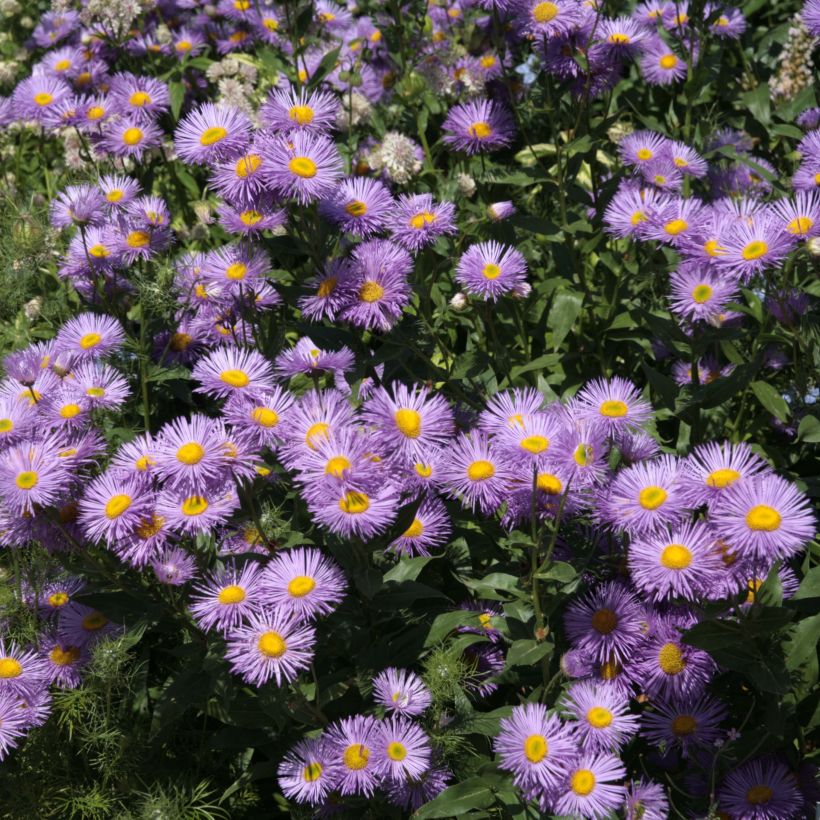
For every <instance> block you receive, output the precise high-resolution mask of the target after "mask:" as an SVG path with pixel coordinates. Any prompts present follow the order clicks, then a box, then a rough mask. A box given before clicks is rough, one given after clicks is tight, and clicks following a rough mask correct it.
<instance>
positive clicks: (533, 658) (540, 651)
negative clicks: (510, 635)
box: [506, 638, 555, 669]
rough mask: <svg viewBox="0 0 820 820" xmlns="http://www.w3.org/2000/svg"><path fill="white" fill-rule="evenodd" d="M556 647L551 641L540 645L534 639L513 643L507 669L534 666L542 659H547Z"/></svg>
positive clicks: (508, 654) (508, 656)
mask: <svg viewBox="0 0 820 820" xmlns="http://www.w3.org/2000/svg"><path fill="white" fill-rule="evenodd" d="M554 648H555V647H554V646H553V644H552V643H551V642H549V641H542V642H541V643H538V642H537V641H536V640H535V639H534V638H528V639H525V640H521V641H513V642H512V645H511V646H510V648H509V650H508V651H507V663H506V668H507V669H511V668H512V667H513V666H534V665H535V664H536V663H538V662H539V661H540V660H541V658H545V657H547V655H549V654H551V653H552V650H553V649H554Z"/></svg>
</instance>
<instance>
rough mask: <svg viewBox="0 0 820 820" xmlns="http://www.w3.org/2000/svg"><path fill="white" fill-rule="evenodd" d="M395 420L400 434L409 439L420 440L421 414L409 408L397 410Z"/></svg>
mask: <svg viewBox="0 0 820 820" xmlns="http://www.w3.org/2000/svg"><path fill="white" fill-rule="evenodd" d="M393 420H394V421H395V422H396V427H397V428H398V430H399V432H400V433H401V434H402V435H404V436H407V438H418V437H419V436H420V435H421V413H419V412H417V411H416V410H411V409H410V408H409V407H401V408H399V409H398V410H396V413H395V415H394V416H393Z"/></svg>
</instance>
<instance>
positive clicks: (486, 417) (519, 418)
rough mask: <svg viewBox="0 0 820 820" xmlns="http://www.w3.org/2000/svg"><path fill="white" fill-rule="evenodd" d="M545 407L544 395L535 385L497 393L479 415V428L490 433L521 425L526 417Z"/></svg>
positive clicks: (493, 433)
mask: <svg viewBox="0 0 820 820" xmlns="http://www.w3.org/2000/svg"><path fill="white" fill-rule="evenodd" d="M543 409H544V396H543V395H542V394H541V393H540V392H539V391H538V390H536V389H535V388H533V387H525V388H523V389H522V388H518V387H516V388H514V389H513V390H505V391H502V392H499V393H495V394H493V395H492V396H490V398H489V399H488V400H487V403H486V405H485V406H484V409H483V410H482V411H481V413H480V414H479V416H478V427H479V429H480V430H481V431H482V432H484V433H487V434H488V435H495V434H497V433H500V432H502V431H504V430H507V429H510V428H513V427H521V426H523V424H524V419H525V418H527V417H528V416H532V415H535V414H536V413H539V412H541V411H542V410H543Z"/></svg>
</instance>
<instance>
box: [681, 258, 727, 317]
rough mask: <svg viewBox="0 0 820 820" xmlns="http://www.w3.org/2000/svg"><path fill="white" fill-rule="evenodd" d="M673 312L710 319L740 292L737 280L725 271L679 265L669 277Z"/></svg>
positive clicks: (682, 315)
mask: <svg viewBox="0 0 820 820" xmlns="http://www.w3.org/2000/svg"><path fill="white" fill-rule="evenodd" d="M669 289H670V291H671V292H670V298H669V301H670V307H671V310H672V313H674V314H676V315H677V316H680V317H681V318H683V319H687V320H688V321H690V322H712V321H714V320H715V319H716V318H717V317H719V316H720V315H722V314H723V313H725V312H726V305H727V304H728V303H729V302H733V301H736V300H737V298H738V296H739V291H738V287H737V283H736V282H735V281H734V280H733V279H732V278H731V277H728V276H726V275H725V273H724V274H722V275H721V274H720V273H717V272H716V271H712V270H709V269H708V268H701V267H699V266H698V267H695V266H691V267H690V266H688V265H687V266H686V267H683V266H682V267H680V268H679V269H678V270H677V271H675V272H674V273H673V274H672V275H671V276H670V277H669Z"/></svg>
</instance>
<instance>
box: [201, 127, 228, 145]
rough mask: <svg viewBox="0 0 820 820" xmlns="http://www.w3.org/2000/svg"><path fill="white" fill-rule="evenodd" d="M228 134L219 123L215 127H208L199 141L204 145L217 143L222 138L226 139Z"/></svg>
mask: <svg viewBox="0 0 820 820" xmlns="http://www.w3.org/2000/svg"><path fill="white" fill-rule="evenodd" d="M227 136H228V132H227V130H226V129H224V128H222V127H221V126H219V125H216V126H214V127H213V128H207V129H206V130H205V131H203V132H202V134H201V135H200V137H199V142H200V144H202V145H215V144H216V143H217V142H219V141H220V140H224V139H225V137H227Z"/></svg>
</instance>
